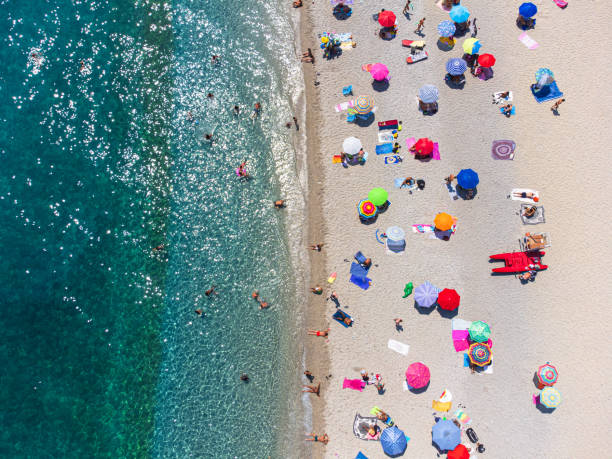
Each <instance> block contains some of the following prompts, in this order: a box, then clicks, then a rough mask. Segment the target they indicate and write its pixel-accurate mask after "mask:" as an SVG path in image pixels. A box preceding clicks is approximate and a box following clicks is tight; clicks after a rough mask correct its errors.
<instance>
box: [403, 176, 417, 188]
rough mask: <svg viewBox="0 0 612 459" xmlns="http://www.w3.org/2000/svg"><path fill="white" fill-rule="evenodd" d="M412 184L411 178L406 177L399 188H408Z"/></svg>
mask: <svg viewBox="0 0 612 459" xmlns="http://www.w3.org/2000/svg"><path fill="white" fill-rule="evenodd" d="M413 183H414V179H413V178H412V177H406V178H405V179H404V181H403V182H402V184H401V185H400V188H401V187H403V186H410V185H412V184H413Z"/></svg>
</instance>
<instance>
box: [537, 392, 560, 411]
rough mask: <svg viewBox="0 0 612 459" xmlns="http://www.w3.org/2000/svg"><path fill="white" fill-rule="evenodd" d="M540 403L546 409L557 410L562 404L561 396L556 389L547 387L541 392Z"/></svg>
mask: <svg viewBox="0 0 612 459" xmlns="http://www.w3.org/2000/svg"><path fill="white" fill-rule="evenodd" d="M540 403H541V404H542V405H544V406H545V407H546V408H557V407H558V406H559V404H560V403H561V394H560V393H559V391H558V390H557V389H555V388H554V387H545V388H544V389H542V392H540Z"/></svg>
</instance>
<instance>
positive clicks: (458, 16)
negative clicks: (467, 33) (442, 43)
mask: <svg viewBox="0 0 612 459" xmlns="http://www.w3.org/2000/svg"><path fill="white" fill-rule="evenodd" d="M448 14H449V16H450V18H451V19H452V20H453V21H455V22H456V23H458V24H461V23H462V22H465V21H467V20H468V18H469V17H470V12H469V11H468V9H467V8H466V7H465V6H463V5H455V6H453V7H452V9H451V10H450V11H449V13H448Z"/></svg>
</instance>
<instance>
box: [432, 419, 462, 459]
mask: <svg viewBox="0 0 612 459" xmlns="http://www.w3.org/2000/svg"><path fill="white" fill-rule="evenodd" d="M431 439H432V441H433V442H434V443H435V444H436V446H437V447H438V449H439V450H440V451H450V450H452V449H455V448H456V447H457V445H458V444H459V443H461V430H460V429H459V427H457V426H456V425H455V423H454V422H453V421H450V420H449V419H442V420H440V421H438V422H436V424H435V425H434V426H433V428H432V429H431Z"/></svg>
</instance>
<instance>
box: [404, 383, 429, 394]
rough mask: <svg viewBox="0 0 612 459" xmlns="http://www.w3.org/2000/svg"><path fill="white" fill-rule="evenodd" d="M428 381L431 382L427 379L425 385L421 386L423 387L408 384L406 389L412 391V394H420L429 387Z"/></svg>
mask: <svg viewBox="0 0 612 459" xmlns="http://www.w3.org/2000/svg"><path fill="white" fill-rule="evenodd" d="M430 382H431V381H429V382H428V383H427V384H425V386H423V387H421V388H419V389H415V388H414V387H410V386H408V390H409V391H410V392H412V393H413V394H417V395H418V394H422V393H423V392H425V391H426V390H427V389H429V383H430Z"/></svg>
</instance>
